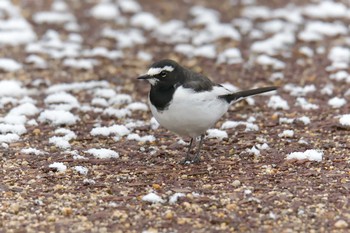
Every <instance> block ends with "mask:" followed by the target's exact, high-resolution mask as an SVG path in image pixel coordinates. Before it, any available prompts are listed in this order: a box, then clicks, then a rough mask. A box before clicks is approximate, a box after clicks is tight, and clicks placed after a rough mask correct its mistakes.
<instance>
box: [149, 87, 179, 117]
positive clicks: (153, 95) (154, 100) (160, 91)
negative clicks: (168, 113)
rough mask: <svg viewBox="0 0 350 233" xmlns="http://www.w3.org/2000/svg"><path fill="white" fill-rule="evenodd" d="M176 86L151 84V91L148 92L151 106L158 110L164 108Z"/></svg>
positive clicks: (171, 97) (167, 104)
mask: <svg viewBox="0 0 350 233" xmlns="http://www.w3.org/2000/svg"><path fill="white" fill-rule="evenodd" d="M175 90H176V86H174V85H154V86H151V91H150V93H149V99H150V102H151V104H152V105H153V106H155V107H156V108H157V110H158V111H163V110H165V109H166V108H167V107H168V106H169V103H170V102H171V100H172V99H173V95H174V93H175Z"/></svg>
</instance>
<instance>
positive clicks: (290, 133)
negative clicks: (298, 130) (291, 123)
mask: <svg viewBox="0 0 350 233" xmlns="http://www.w3.org/2000/svg"><path fill="white" fill-rule="evenodd" d="M293 136H294V131H293V130H290V129H287V130H283V132H282V133H280V134H278V137H281V138H292V137H293Z"/></svg>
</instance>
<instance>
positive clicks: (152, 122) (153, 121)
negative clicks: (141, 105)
mask: <svg viewBox="0 0 350 233" xmlns="http://www.w3.org/2000/svg"><path fill="white" fill-rule="evenodd" d="M150 125H151V129H152V130H156V129H158V128H159V126H160V124H159V123H158V121H157V120H156V118H154V117H152V118H151V120H150Z"/></svg>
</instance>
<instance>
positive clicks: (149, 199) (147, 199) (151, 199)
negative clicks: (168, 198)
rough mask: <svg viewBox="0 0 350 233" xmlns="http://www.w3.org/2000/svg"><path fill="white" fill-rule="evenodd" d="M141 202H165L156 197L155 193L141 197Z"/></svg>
mask: <svg viewBox="0 0 350 233" xmlns="http://www.w3.org/2000/svg"><path fill="white" fill-rule="evenodd" d="M142 201H145V202H150V203H153V204H155V203H163V202H165V201H164V200H163V199H162V198H161V197H160V196H158V195H157V194H155V193H149V194H147V195H145V196H143V197H142Z"/></svg>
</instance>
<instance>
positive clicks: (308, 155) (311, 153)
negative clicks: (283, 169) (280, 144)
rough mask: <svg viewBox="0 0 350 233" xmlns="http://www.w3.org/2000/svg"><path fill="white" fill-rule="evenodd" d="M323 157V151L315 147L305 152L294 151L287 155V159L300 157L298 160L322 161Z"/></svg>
mask: <svg viewBox="0 0 350 233" xmlns="http://www.w3.org/2000/svg"><path fill="white" fill-rule="evenodd" d="M322 157H323V152H322V151H318V150H314V149H311V150H306V151H304V152H292V153H290V154H288V155H287V159H298V160H301V159H307V160H310V161H317V162H320V161H322Z"/></svg>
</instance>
